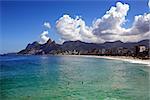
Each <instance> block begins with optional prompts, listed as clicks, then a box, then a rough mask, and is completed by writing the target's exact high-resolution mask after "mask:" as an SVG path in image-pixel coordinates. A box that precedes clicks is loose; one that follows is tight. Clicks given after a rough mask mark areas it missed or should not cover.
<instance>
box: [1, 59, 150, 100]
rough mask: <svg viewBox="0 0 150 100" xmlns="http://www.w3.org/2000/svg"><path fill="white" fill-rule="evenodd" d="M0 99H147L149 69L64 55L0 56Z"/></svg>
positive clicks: (118, 62)
mask: <svg viewBox="0 0 150 100" xmlns="http://www.w3.org/2000/svg"><path fill="white" fill-rule="evenodd" d="M0 64H1V66H0V68H1V70H0V75H1V77H0V82H1V91H0V98H1V100H149V99H150V97H149V94H150V93H149V92H150V91H149V90H150V87H149V85H150V80H149V73H150V68H149V67H147V66H146V65H142V64H132V63H128V62H123V61H117V60H108V59H98V58H86V57H67V56H5V57H0Z"/></svg>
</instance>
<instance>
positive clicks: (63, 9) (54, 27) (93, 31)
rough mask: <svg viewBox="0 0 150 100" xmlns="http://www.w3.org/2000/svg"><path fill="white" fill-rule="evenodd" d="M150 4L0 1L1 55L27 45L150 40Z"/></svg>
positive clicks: (135, 0)
mask: <svg viewBox="0 0 150 100" xmlns="http://www.w3.org/2000/svg"><path fill="white" fill-rule="evenodd" d="M148 2H149V1H148V0H76V1H75V0H65V1H63V0H61V1H60V0H59V1H58V0H57V1H50V0H47V1H42V0H41V1H34V0H32V1H30V0H28V1H17V0H16V1H0V10H1V13H0V15H1V16H0V23H1V24H0V53H9V52H17V51H19V50H22V49H24V48H25V47H26V46H27V44H28V43H32V42H34V41H38V42H39V43H40V44H43V43H45V42H46V41H47V40H48V39H49V38H51V39H52V40H55V41H56V42H57V43H63V42H64V41H68V40H72V41H74V40H81V41H84V42H90V43H91V42H92V43H103V42H106V41H116V40H121V41H123V42H136V41H140V40H142V39H147V38H150V29H149V23H150V13H149V11H150V8H149V6H148Z"/></svg>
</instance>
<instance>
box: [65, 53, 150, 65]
mask: <svg viewBox="0 0 150 100" xmlns="http://www.w3.org/2000/svg"><path fill="white" fill-rule="evenodd" d="M64 56H75V57H92V58H104V59H112V60H121V61H126V62H130V63H137V64H145V65H147V66H149V67H150V60H142V59H137V58H133V57H125V56H94V55H64Z"/></svg>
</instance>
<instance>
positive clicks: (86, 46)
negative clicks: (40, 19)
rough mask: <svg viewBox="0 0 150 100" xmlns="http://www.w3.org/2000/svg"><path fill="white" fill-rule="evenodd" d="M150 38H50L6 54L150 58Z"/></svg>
mask: <svg viewBox="0 0 150 100" xmlns="http://www.w3.org/2000/svg"><path fill="white" fill-rule="evenodd" d="M149 43H150V40H149V39H146V40H142V41H139V42H126V43H124V42H121V41H115V42H105V43H86V42H82V41H79V40H77V41H66V42H64V43H63V44H57V43H55V41H52V40H51V39H49V40H48V41H47V42H46V43H44V44H40V43H39V42H37V41H35V42H33V43H31V44H30V43H29V44H28V45H27V47H26V48H25V49H23V50H21V51H19V52H17V53H9V54H4V55H14V54H17V55H97V56H128V57H134V58H140V59H150V46H149Z"/></svg>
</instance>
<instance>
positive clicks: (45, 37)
mask: <svg viewBox="0 0 150 100" xmlns="http://www.w3.org/2000/svg"><path fill="white" fill-rule="evenodd" d="M40 38H41V41H40V42H39V43H40V44H44V43H46V42H47V41H48V40H49V37H48V31H43V32H42V33H41V36H40Z"/></svg>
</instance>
